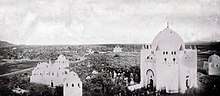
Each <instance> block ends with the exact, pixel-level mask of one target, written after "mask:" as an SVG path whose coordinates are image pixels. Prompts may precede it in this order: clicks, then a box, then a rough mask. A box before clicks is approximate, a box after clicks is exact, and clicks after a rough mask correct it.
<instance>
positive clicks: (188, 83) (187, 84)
mask: <svg viewBox="0 0 220 96" xmlns="http://www.w3.org/2000/svg"><path fill="white" fill-rule="evenodd" d="M185 83H186V88H187V89H189V88H190V86H191V79H190V75H189V74H188V75H186V82H185Z"/></svg>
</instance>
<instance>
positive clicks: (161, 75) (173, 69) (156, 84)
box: [140, 27, 197, 93]
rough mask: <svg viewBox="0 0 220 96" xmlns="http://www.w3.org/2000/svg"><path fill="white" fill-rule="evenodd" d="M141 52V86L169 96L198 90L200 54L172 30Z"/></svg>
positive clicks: (164, 33)
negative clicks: (187, 45)
mask: <svg viewBox="0 0 220 96" xmlns="http://www.w3.org/2000/svg"><path fill="white" fill-rule="evenodd" d="M143 48H144V49H143V50H141V65H140V67H141V68H140V69H141V83H140V87H148V88H152V89H156V90H157V91H161V90H166V92H167V93H178V92H185V91H186V90H187V89H188V88H191V87H197V50H196V48H194V49H186V48H185V44H184V41H183V40H182V38H181V37H180V36H179V35H178V34H177V33H176V32H174V31H173V30H171V29H170V28H169V27H167V28H166V29H164V30H162V31H161V32H160V33H159V34H158V35H157V36H156V37H155V38H154V40H153V42H152V44H148V45H144V46H143Z"/></svg>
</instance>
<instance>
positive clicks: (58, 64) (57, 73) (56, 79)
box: [30, 55, 69, 87]
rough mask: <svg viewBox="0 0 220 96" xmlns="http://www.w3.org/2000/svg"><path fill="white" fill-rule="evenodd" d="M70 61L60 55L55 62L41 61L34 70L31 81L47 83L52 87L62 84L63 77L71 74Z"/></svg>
mask: <svg viewBox="0 0 220 96" xmlns="http://www.w3.org/2000/svg"><path fill="white" fill-rule="evenodd" d="M67 67H69V61H68V60H67V59H66V58H65V56H64V55H60V56H59V57H58V59H57V60H55V63H51V62H49V63H47V62H41V63H38V64H37V66H36V67H35V68H34V70H33V71H32V74H31V76H30V82H32V83H39V84H46V85H50V86H51V87H54V86H58V85H61V84H62V83H63V79H64V78H65V77H66V76H67V75H68V74H69V69H67Z"/></svg>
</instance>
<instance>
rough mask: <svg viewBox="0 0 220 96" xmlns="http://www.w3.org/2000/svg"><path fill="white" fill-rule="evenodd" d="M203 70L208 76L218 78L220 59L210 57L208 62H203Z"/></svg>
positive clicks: (219, 74) (216, 56) (214, 56)
mask: <svg viewBox="0 0 220 96" xmlns="http://www.w3.org/2000/svg"><path fill="white" fill-rule="evenodd" d="M203 68H204V69H205V70H206V72H207V73H208V74H209V75H216V76H220V57H219V56H218V55H216V54H214V55H212V56H210V57H209V58H208V61H204V65H203Z"/></svg>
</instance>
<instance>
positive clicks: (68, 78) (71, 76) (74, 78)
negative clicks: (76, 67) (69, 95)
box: [64, 71, 81, 82]
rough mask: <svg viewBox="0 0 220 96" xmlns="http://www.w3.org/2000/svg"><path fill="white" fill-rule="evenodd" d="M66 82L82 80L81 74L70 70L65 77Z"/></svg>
mask: <svg viewBox="0 0 220 96" xmlns="http://www.w3.org/2000/svg"><path fill="white" fill-rule="evenodd" d="M64 82H81V80H80V78H79V76H78V75H77V74H76V73H75V72H73V71H72V72H70V73H69V74H68V75H67V76H66V78H65V79H64Z"/></svg>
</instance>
